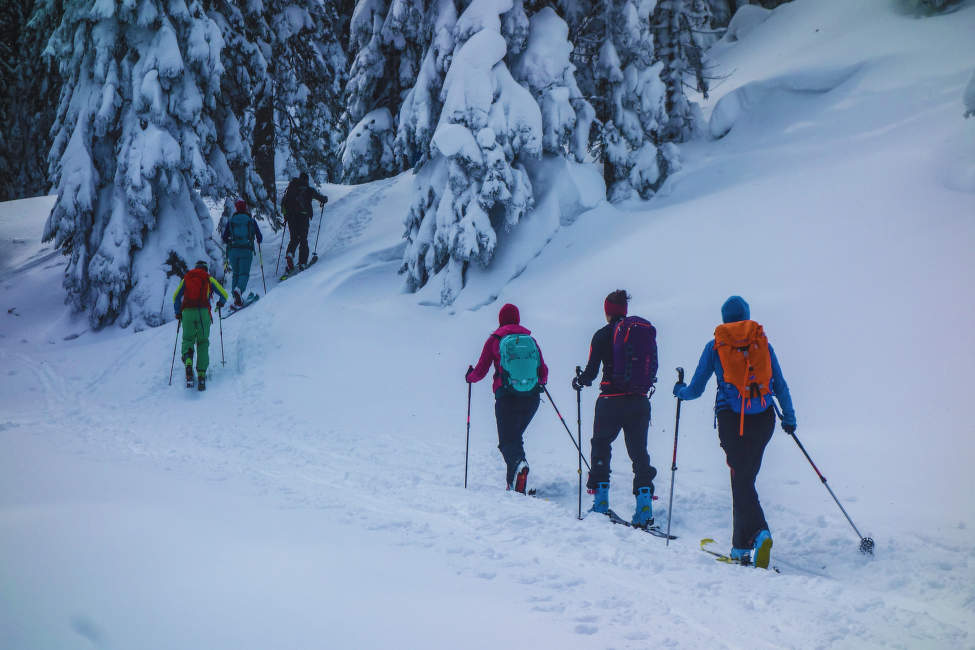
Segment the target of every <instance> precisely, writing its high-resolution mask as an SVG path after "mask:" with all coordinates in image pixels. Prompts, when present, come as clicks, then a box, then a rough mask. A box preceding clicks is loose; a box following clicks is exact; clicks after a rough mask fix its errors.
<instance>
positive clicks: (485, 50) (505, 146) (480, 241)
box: [401, 0, 543, 304]
mask: <svg viewBox="0 0 975 650" xmlns="http://www.w3.org/2000/svg"><path fill="white" fill-rule="evenodd" d="M512 7H513V4H512V0H473V1H472V2H471V3H470V4H469V5H468V6H467V8H466V9H465V10H464V12H463V13H462V14H461V15H460V18H459V19H458V20H457V23H456V25H455V26H454V31H453V34H454V43H455V44H454V50H453V53H452V56H451V60H450V65H449V68H448V70H447V74H446V77H445V79H444V83H443V88H442V91H441V93H440V100H441V103H442V109H441V112H440V119H439V122H438V125H437V127H436V129H435V130H434V133H433V136H432V139H431V152H430V159H429V160H428V161H427V162H426V163H425V164H424V165H423V166H422V167H421V168H420V169H419V171H418V173H417V176H416V179H415V183H414V196H415V199H414V202H413V205H412V206H411V208H410V212H409V214H408V215H407V218H406V239H407V248H406V251H405V252H404V260H403V267H402V269H401V271H402V272H404V273H406V286H407V288H408V289H409V290H410V291H415V290H417V289H419V288H420V287H422V286H423V285H425V284H426V283H427V282H428V281H429V280H430V279H432V278H433V277H434V276H435V275H437V274H440V275H441V278H442V280H441V286H440V300H441V302H442V303H443V304H449V303H451V302H453V301H454V300H455V299H456V297H457V295H458V293H459V292H460V290H461V289H462V288H463V285H464V273H465V271H466V269H467V267H468V265H469V264H470V263H472V262H476V263H478V264H480V265H482V266H486V265H487V264H488V263H489V262H490V261H491V259H492V257H493V255H494V249H495V245H496V244H497V233H496V231H495V227H496V226H501V225H502V224H503V225H504V226H505V227H508V228H510V227H512V226H514V225H515V224H517V223H518V221H519V220H520V219H521V217H522V216H523V215H524V214H525V213H526V212H527V211H528V210H530V209H531V208H532V206H533V203H534V199H533V195H532V186H531V181H530V179H529V176H528V173H527V172H526V171H525V168H524V166H523V164H522V163H523V161H524V160H525V159H527V158H533V157H538V156H539V155H541V152H542V139H543V127H542V114H541V111H540V110H539V107H538V104H537V103H536V102H535V99H534V98H533V97H532V95H531V93H530V92H529V91H528V90H526V89H525V88H524V87H523V86H521V85H519V84H518V83H517V82H516V81H515V79H514V78H513V77H512V76H511V73H510V71H509V68H508V65H507V63H506V61H505V56H506V54H507V53H508V47H509V43H514V44H516V46H517V44H518V43H523V42H524V39H523V37H520V36H519V35H518V33H517V30H518V28H519V25H521V24H523V22H522V21H520V20H518V19H517V17H515V18H514V19H510V20H505V21H504V24H505V26H506V28H507V29H514V30H516V31H513V32H508V33H506V34H504V35H503V34H502V20H503V15H504V14H505V13H507V12H508V11H510V10H511V9H512ZM506 37H507V38H506Z"/></svg>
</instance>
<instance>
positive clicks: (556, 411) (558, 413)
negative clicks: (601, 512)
mask: <svg viewBox="0 0 975 650" xmlns="http://www.w3.org/2000/svg"><path fill="white" fill-rule="evenodd" d="M542 390H543V391H545V394H546V395H548V403H549V404H551V405H552V408H553V409H555V413H556V415H558V416H559V419H560V420H562V426H563V427H565V432H566V433H567V434H569V440H571V441H572V446H573V447H575V448H576V451H578V452H579V460H581V461H582V462H584V463H585V464H586V469H588V470H589V471H592V468H591V467H589V461H587V460H586V459H585V458H583V457H582V448H581V447H580V446H579V445H578V444H576V439H575V438H573V437H572V431H570V430H569V425H568V424H566V423H565V418H564V417H562V413H560V412H559V407H558V406H556V405H555V401H554V400H553V399H552V394H551V393H549V392H548V388H547V387H546V386H545V384H542ZM580 471H582V470H580ZM580 476H581V474H580ZM580 498H581V497H580Z"/></svg>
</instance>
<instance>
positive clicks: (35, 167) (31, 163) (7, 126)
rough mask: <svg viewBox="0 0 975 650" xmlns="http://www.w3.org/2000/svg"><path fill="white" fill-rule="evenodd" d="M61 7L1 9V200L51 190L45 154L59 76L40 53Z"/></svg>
mask: <svg viewBox="0 0 975 650" xmlns="http://www.w3.org/2000/svg"><path fill="white" fill-rule="evenodd" d="M61 11H62V9H61V0H36V1H35V0H23V1H22V2H7V3H3V6H2V7H0V124H2V125H3V127H2V128H0V200H8V199H15V198H20V197H24V196H35V195H38V194H42V193H44V192H46V191H47V190H48V189H49V188H50V183H49V182H48V178H47V152H48V149H49V148H50V145H51V135H50V130H51V125H52V124H53V123H54V113H55V108H56V107H57V102H58V94H59V93H60V91H61V78H60V76H59V74H58V70H57V65H56V64H55V62H54V61H52V60H51V58H50V57H46V56H44V55H43V52H44V48H45V46H46V45H47V41H48V39H49V38H50V36H51V34H52V33H53V32H54V28H55V27H56V26H57V24H58V22H60V19H61Z"/></svg>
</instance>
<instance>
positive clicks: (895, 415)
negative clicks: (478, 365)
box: [0, 0, 975, 650]
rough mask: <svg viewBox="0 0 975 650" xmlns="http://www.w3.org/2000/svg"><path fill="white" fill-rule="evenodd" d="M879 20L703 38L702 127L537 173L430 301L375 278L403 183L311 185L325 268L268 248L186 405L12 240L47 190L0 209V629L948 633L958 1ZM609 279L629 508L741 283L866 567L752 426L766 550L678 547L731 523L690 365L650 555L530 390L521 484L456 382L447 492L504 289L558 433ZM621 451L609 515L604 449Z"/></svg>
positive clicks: (673, 638)
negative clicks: (759, 454)
mask: <svg viewBox="0 0 975 650" xmlns="http://www.w3.org/2000/svg"><path fill="white" fill-rule="evenodd" d="M892 6H893V4H892V3H891V2H889V1H888V0H861V1H859V2H849V1H848V0H796V2H793V3H787V4H785V5H783V6H781V7H779V8H778V9H776V10H774V11H772V12H770V13H769V14H768V15H767V16H765V17H764V19H763V20H754V21H753V24H750V25H748V27H750V29H747V28H745V27H743V26H741V25H739V27H741V29H739V30H737V32H736V34H737V37H738V40H737V41H735V42H730V41H722V42H719V43H718V44H717V45H715V47H714V48H713V49H712V53H711V54H712V57H713V63H714V65H715V66H716V67H715V71H716V73H717V74H718V75H720V76H722V77H724V76H727V78H726V79H724V80H723V81H721V82H719V83H716V84H715V87H714V88H713V92H712V98H711V101H710V102H709V103H708V105H707V106H706V109H707V111H708V113H709V114H710V116H711V123H710V128H711V133H712V134H713V135H714V136H721V137H720V138H719V139H712V140H708V141H701V142H697V143H693V144H691V145H690V146H688V147H686V148H685V149H684V150H683V152H684V153H683V156H684V160H683V169H682V171H681V172H679V173H677V174H676V175H674V176H673V177H671V179H670V180H669V181H668V185H667V186H666V187H665V189H664V191H663V193H662V194H661V195H659V196H658V197H657V198H655V199H654V200H653V201H652V202H649V203H644V202H635V201H634V202H630V203H627V204H625V205H624V206H623V207H622V209H620V208H617V207H614V206H610V205H608V204H606V203H598V204H597V203H596V202H595V201H593V200H592V196H593V190H592V188H587V187H585V183H587V182H591V179H590V178H589V176H588V175H587V174H585V173H584V172H580V171H579V170H578V169H576V168H572V167H568V168H566V169H565V170H564V171H558V170H555V171H553V172H552V176H553V177H554V178H556V179H558V183H564V185H556V184H554V182H553V188H556V189H554V190H553V191H552V192H551V193H550V195H549V196H548V201H549V203H547V204H546V203H545V201H543V202H542V204H543V207H544V206H545V205H547V206H548V207H547V208H544V210H541V211H540V212H539V213H538V214H537V215H533V216H530V217H528V218H526V219H525V220H523V221H522V222H521V224H519V226H518V228H519V230H516V231H515V232H514V233H512V234H511V235H510V236H511V237H512V241H511V243H513V244H514V245H513V246H505V247H504V249H503V251H502V249H501V248H500V247H499V255H498V257H497V258H496V259H495V263H494V265H493V266H492V268H491V269H490V270H488V271H478V272H475V273H472V274H471V275H470V276H469V278H468V284H467V287H466V288H465V290H464V291H463V292H462V293H461V294H460V297H459V298H458V300H457V301H456V302H455V303H454V305H453V306H452V308H451V309H449V310H445V309H441V308H440V307H437V306H432V305H433V304H436V303H438V302H439V301H438V300H437V296H434V295H427V294H426V293H424V292H423V291H421V292H420V293H418V294H406V293H402V285H403V278H402V276H398V275H397V274H396V271H397V269H398V268H399V266H400V264H401V262H402V259H403V246H404V244H403V239H402V235H403V225H402V219H403V216H404V215H405V214H406V212H407V210H408V206H409V203H410V201H411V190H412V187H413V179H412V178H411V177H410V175H409V174H405V175H403V176H400V177H397V178H395V179H390V180H382V181H376V182H373V183H369V184H366V185H361V186H356V187H337V186H336V187H325V188H322V189H323V191H325V192H326V193H328V194H329V196H330V197H331V200H330V202H329V204H328V207H327V208H326V220H325V223H324V227H323V229H322V236H321V244H320V245H319V249H318V252H319V254H320V255H321V260H320V261H319V262H318V263H317V264H316V265H315V266H314V267H312V268H311V269H310V270H309V271H308V272H307V273H305V274H302V275H299V276H297V277H296V278H294V279H290V280H288V281H287V282H284V283H280V284H279V283H278V282H277V280H276V278H275V274H274V273H273V272H272V270H271V269H272V267H273V265H274V262H275V257H276V253H277V249H278V244H279V239H278V238H277V236H273V237H268V238H267V239H266V240H265V243H264V247H263V253H264V265H265V272H266V275H267V279H268V289H269V291H268V293H267V295H266V296H264V297H262V298H261V300H260V301H259V302H258V303H257V304H256V305H254V306H253V307H250V308H248V309H247V311H245V312H242V313H241V314H239V315H235V316H234V317H233V318H232V319H229V320H227V321H226V322H224V323H223V354H224V356H225V359H226V365H222V364H221V362H220V359H221V349H220V346H221V343H220V334H219V330H218V328H217V327H216V326H215V327H214V328H213V332H212V336H211V359H213V360H214V361H213V362H212V365H211V374H210V383H209V386H208V390H207V392H206V393H204V394H202V395H201V394H197V393H196V392H188V391H186V390H185V389H184V388H182V387H181V386H178V385H177V384H178V383H179V381H178V377H177V378H176V380H174V385H173V386H170V385H168V379H169V370H170V360H171V358H172V352H173V344H174V341H175V336H176V327H175V323H171V324H170V325H167V326H164V327H159V328H154V329H150V330H147V331H143V332H140V333H132V332H131V331H128V330H110V331H102V332H98V333H93V332H90V331H87V321H86V319H85V318H83V317H82V318H80V319H79V318H76V317H75V316H72V315H71V314H69V313H67V311H66V308H65V307H63V306H62V304H61V302H62V297H63V290H62V289H61V286H60V280H61V274H62V272H63V269H64V259H63V258H62V257H59V256H57V255H54V254H53V253H52V252H51V250H50V249H49V248H48V249H45V248H44V246H43V245H42V244H41V243H40V242H39V233H40V230H41V228H42V225H43V221H44V218H45V217H46V214H47V211H48V210H49V209H50V207H51V205H52V200H51V199H49V198H46V199H33V200H29V201H18V202H11V203H5V204H0V279H2V282H0V307H3V312H0V337H2V338H0V360H2V368H3V372H2V373H0V639H4V641H3V642H2V643H0V646H2V647H4V648H11V649H14V650H20V649H28V648H29V649H39V648H44V649H47V648H75V647H79V648H83V647H95V648H144V649H150V648H160V649H170V648H262V649H264V648H322V647H324V648H332V647H345V648H391V647H397V648H424V649H440V648H443V649H447V648H497V647H524V648H579V649H591V648H616V649H622V648H633V649H641V648H650V647H678V648H703V647H719V648H720V647H729V648H738V647H742V648H744V647H749V648H752V647H770V648H771V647H794V648H809V647H817V648H818V647H844V648H863V647H909V648H970V647H975V586H973V585H975V541H973V539H972V530H973V528H975V505H973V501H972V495H973V494H975V473H973V472H972V471H971V465H972V463H973V461H975V425H973V424H972V421H971V417H970V413H969V412H968V411H969V409H968V408H967V406H968V400H969V399H970V395H971V393H972V390H973V388H975V386H973V382H972V378H971V377H972V375H971V363H972V359H975V307H973V305H975V290H973V288H972V277H973V262H972V260H973V256H972V250H973V247H975V222H973V220H972V206H973V201H975V120H971V119H970V120H965V119H963V118H962V114H963V113H964V111H965V106H964V103H963V96H964V93H965V88H966V85H967V84H968V82H969V79H970V77H971V72H972V66H973V65H975V4H973V3H971V2H966V3H963V5H962V6H961V8H960V9H959V10H958V11H956V12H954V13H951V14H948V15H944V16H941V17H934V18H926V19H924V20H919V19H917V18H915V17H914V16H911V15H906V14H903V13H901V12H899V11H895V10H893V9H892ZM758 18H762V17H761V16H759V17H758ZM559 201H561V202H563V203H564V205H559V206H556V205H555V203H557V202H559ZM580 207H581V208H586V209H587V211H585V212H583V213H582V214H581V215H580V216H579V217H578V218H576V219H574V220H571V219H564V218H563V217H562V215H565V214H570V213H571V210H569V209H568V208H580ZM316 226H317V222H315V223H313V237H314V228H315V227H316ZM506 236H507V235H506ZM312 242H313V243H314V238H313V239H312ZM260 282H261V277H260V270H259V268H258V267H257V265H256V264H255V266H254V269H253V271H252V276H251V288H257V287H260ZM617 288H626V289H628V290H629V291H630V293H631V294H632V295H633V302H632V303H631V310H630V311H631V313H636V314H639V315H642V316H644V317H646V318H648V319H650V320H652V321H653V322H654V324H655V325H656V327H657V330H658V341H659V345H660V367H661V370H660V373H659V375H660V384H659V390H658V391H657V394H656V395H655V396H654V397H653V399H652V401H651V403H652V406H653V422H652V426H651V430H650V454H651V461H652V462H653V464H654V465H655V466H656V467H657V469H658V471H659V474H658V477H657V479H656V487H657V494H658V495H661V497H662V498H661V500H659V501H656V502H655V514H656V516H657V518H658V521H664V522H666V518H667V513H666V507H667V504H666V495H667V491H668V490H669V488H670V472H669V466H670V455H671V449H672V445H673V435H674V431H673V422H674V406H675V405H674V400H673V398H672V397H670V387H671V386H672V383H673V380H674V379H675V374H674V370H673V369H674V368H675V367H676V366H678V365H680V366H683V367H685V368H687V369H688V370H691V369H692V368H693V367H694V364H695V363H696V361H697V358H698V355H699V354H700V352H701V349H702V347H703V346H704V344H705V342H706V341H707V340H708V339H709V338H710V337H711V336H712V333H713V329H714V326H715V325H716V324H717V323H718V322H720V321H719V319H720V313H719V308H720V305H721V302H722V301H723V300H724V299H725V298H726V297H727V296H728V295H730V294H733V293H739V294H741V295H743V296H744V297H745V298H746V299H747V300H748V301H749V302H750V303H751V309H752V316H753V317H754V318H755V319H756V320H758V321H760V322H761V323H762V324H763V325H764V326H765V328H766V332H767V333H768V335H769V337H770V340H771V341H772V342H773V344H774V346H775V348H776V352H777V354H778V357H779V360H780V361H781V364H782V368H783V371H784V373H785V375H786V378H787V379H788V381H789V384H790V387H791V390H792V395H793V399H794V401H795V404H796V409H797V413H798V421H799V428H798V432H797V433H798V436H799V438H800V439H801V440H802V441H803V443H804V444H805V446H806V448H807V449H808V451H809V453H810V454H811V455H812V457H813V459H814V460H815V461H816V463H817V464H818V465H819V467H820V468H821V469H822V471H823V473H824V474H825V475H826V477H827V478H828V479H829V484H830V486H831V487H832V488H833V490H835V492H836V493H837V495H838V496H839V498H840V499H841V500H842V502H843V503H844V505H845V506H846V508H847V510H848V511H849V513H850V515H851V516H852V517H853V519H854V521H855V522H856V523H857V526H858V527H860V529H861V532H863V533H864V534H866V535H870V536H872V537H873V538H874V539H875V540H876V542H877V550H876V555H875V556H874V557H872V558H866V557H863V556H861V555H860V554H858V553H857V551H856V548H857V541H858V540H857V538H856V536H855V535H854V533H853V531H852V530H851V528H850V527H849V525H848V524H847V522H846V520H845V519H844V518H843V516H842V514H841V513H840V512H839V510H838V509H837V508H836V507H835V504H834V503H833V502H832V501H831V500H830V498H829V495H828V494H827V492H826V490H824V489H823V487H822V486H821V485H820V482H819V480H818V479H817V478H816V476H815V474H814V473H813V472H812V470H811V468H810V467H809V466H808V464H807V463H806V461H805V459H804V458H803V457H802V455H801V454H800V452H799V450H798V449H797V448H796V447H795V445H794V443H793V442H792V440H791V439H790V438H789V437H788V436H786V435H785V434H783V433H781V432H780V431H777V433H776V435H775V437H774V438H773V440H772V442H771V443H770V445H769V448H768V451H767V453H766V456H765V463H764V466H763V470H762V473H761V474H760V476H759V480H758V490H759V494H760V495H761V497H762V502H763V506H764V507H765V510H766V514H767V516H768V518H769V523H770V525H771V529H772V534H773V535H774V537H775V547H774V551H773V564H776V565H778V566H779V568H780V569H781V573H778V574H777V573H773V572H764V571H759V570H754V569H748V568H742V567H729V566H724V565H721V564H718V563H716V562H714V561H713V560H712V558H710V557H709V556H707V555H705V554H704V553H701V552H700V551H699V550H698V542H699V540H700V539H701V538H703V537H714V538H715V539H717V540H718V542H719V544H720V547H721V548H724V547H725V546H730V534H731V496H730V490H729V487H728V474H727V468H726V466H725V464H724V456H723V454H722V452H721V449H720V447H719V446H718V443H717V435H716V432H715V431H714V429H713V428H712V410H711V400H712V399H713V383H712V387H711V388H709V390H708V392H706V393H705V396H704V397H702V398H701V399H700V400H697V401H694V402H685V403H684V405H683V407H682V411H681V428H680V447H679V451H678V466H679V470H678V471H677V478H676V486H675V499H674V512H673V532H674V533H675V534H676V535H678V536H679V539H677V540H676V541H674V542H671V543H670V545H669V547H665V546H664V544H663V542H662V540H660V539H656V538H653V537H650V536H647V535H645V534H643V533H640V532H637V531H633V530H630V529H626V528H621V527H614V526H612V525H610V524H609V523H608V522H607V521H605V520H604V519H602V518H597V517H594V516H591V517H588V518H586V519H585V520H584V521H581V522H580V521H578V520H577V519H576V508H577V498H578V496H577V491H576V490H577V485H578V484H577V480H578V477H577V474H576V463H577V455H576V453H575V450H574V448H573V446H572V444H571V443H570V441H569V440H568V436H567V435H566V431H565V430H564V429H563V428H562V425H561V423H560V422H559V420H558V418H557V417H556V415H555V412H554V410H553V409H552V407H551V406H550V405H549V404H546V403H543V404H542V406H541V407H540V408H539V411H538V414H537V415H536V416H535V419H534V421H533V423H532V424H531V426H530V427H529V429H528V432H527V433H526V450H527V454H528V461H529V462H530V463H531V468H532V469H531V475H530V477H529V482H530V485H531V486H534V487H536V488H538V490H539V493H540V495H541V496H543V497H545V498H544V499H529V498H525V497H522V496H520V495H516V494H513V493H510V492H505V490H504V486H503V471H504V465H503V462H502V460H501V457H500V454H499V453H498V451H497V448H496V445H497V436H496V429H495V423H494V414H493V399H492V397H491V396H490V394H489V388H488V386H487V385H485V384H484V383H481V384H476V385H475V386H474V400H473V405H472V414H471V435H470V481H469V488H468V489H467V490H464V488H463V477H464V460H465V459H464V442H465V440H464V436H465V429H464V419H465V416H466V386H465V383H464V381H463V375H464V370H465V369H466V368H467V366H468V364H470V363H472V362H474V361H475V360H476V356H477V354H478V353H479V352H480V348H481V345H482V344H483V342H484V339H485V338H486V337H487V336H488V334H489V333H490V332H491V331H492V330H493V328H494V327H495V325H496V323H497V310H498V308H499V307H500V306H501V305H502V304H504V303H505V302H514V303H516V304H517V305H518V306H519V307H520V309H521V314H522V322H523V324H525V325H526V326H527V327H529V328H531V329H532V330H533V333H534V334H535V336H536V337H537V339H538V341H539V343H540V345H541V347H542V350H543V352H544V355H545V358H546V361H547V363H548V364H549V367H550V373H551V374H550V377H551V379H550V389H551V392H552V396H553V397H554V399H555V400H556V404H557V406H558V408H559V409H560V410H561V412H562V414H563V415H564V416H565V418H566V420H567V421H568V422H569V425H570V427H572V429H573V434H575V426H574V423H575V419H576V415H575V404H574V401H575V393H574V392H573V391H572V390H571V389H570V386H569V380H570V379H571V377H572V375H573V369H574V367H575V366H576V365H578V364H582V363H584V362H585V359H586V356H587V353H588V345H589V341H590V337H591V335H592V333H593V331H594V330H595V329H597V328H598V327H599V326H601V324H602V323H603V322H604V321H603V315H602V300H603V298H604V296H605V295H606V294H607V293H608V292H609V291H611V290H613V289H617ZM437 290H438V289H436V288H435V289H434V291H437ZM178 372H179V369H177V374H178ZM594 399H595V395H594V393H593V391H592V390H591V389H590V390H588V391H586V392H584V393H583V397H582V426H583V444H584V450H585V451H586V452H587V454H588V449H589V444H588V438H589V434H590V431H591V425H592V411H593V404H594ZM613 468H614V474H613V485H612V492H611V499H610V504H611V506H612V507H613V508H615V509H617V510H618V511H619V512H621V514H622V513H627V514H628V513H630V512H631V508H632V496H631V494H630V477H631V475H630V466H629V461H628V459H627V458H626V454H625V449H624V448H623V444H622V442H617V444H616V445H615V446H614V463H613ZM584 499H585V500H584V507H588V504H589V497H587V496H585V495H584Z"/></svg>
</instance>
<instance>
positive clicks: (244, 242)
mask: <svg viewBox="0 0 975 650" xmlns="http://www.w3.org/2000/svg"><path fill="white" fill-rule="evenodd" d="M253 246H254V243H253V242H252V241H251V218H250V216H249V215H246V214H244V213H242V212H238V213H236V214H234V215H233V216H231V217H230V247H231V248H251V247H253Z"/></svg>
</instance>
